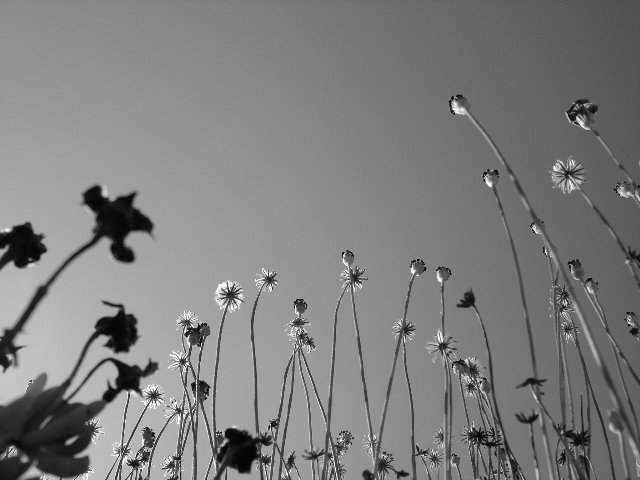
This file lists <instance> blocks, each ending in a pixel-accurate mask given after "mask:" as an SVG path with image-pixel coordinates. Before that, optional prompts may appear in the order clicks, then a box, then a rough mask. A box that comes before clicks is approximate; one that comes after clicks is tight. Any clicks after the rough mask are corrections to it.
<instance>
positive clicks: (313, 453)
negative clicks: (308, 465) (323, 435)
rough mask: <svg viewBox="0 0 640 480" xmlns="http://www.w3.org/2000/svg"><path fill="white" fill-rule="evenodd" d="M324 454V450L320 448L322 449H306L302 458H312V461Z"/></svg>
mask: <svg viewBox="0 0 640 480" xmlns="http://www.w3.org/2000/svg"><path fill="white" fill-rule="evenodd" d="M323 456H324V450H320V449H311V450H305V451H304V453H303V454H302V458H304V459H305V460H310V461H312V462H313V461H314V460H319V459H320V458H322V457H323Z"/></svg>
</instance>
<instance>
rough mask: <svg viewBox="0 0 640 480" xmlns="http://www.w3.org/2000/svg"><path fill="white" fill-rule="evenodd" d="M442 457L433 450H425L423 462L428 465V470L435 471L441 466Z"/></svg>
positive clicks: (438, 452)
mask: <svg viewBox="0 0 640 480" xmlns="http://www.w3.org/2000/svg"><path fill="white" fill-rule="evenodd" d="M442 458H443V455H442V453H440V451H438V450H435V449H433V448H427V453H426V455H425V460H426V461H427V463H428V464H429V468H430V469H431V470H437V469H438V468H440V465H442Z"/></svg>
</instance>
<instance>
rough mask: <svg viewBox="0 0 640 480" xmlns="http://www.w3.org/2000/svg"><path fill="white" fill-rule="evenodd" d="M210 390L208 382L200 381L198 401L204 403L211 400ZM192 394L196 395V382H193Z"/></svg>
mask: <svg viewBox="0 0 640 480" xmlns="http://www.w3.org/2000/svg"><path fill="white" fill-rule="evenodd" d="M210 390H211V387H210V386H209V384H208V383H207V382H205V381H204V380H199V381H198V399H199V400H200V401H201V402H204V401H205V400H206V399H207V398H209V391H210ZM191 392H193V395H194V396H195V395H196V382H191Z"/></svg>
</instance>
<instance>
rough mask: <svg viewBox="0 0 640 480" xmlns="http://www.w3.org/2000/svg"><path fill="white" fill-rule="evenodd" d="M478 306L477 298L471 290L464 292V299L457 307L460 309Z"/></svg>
mask: <svg viewBox="0 0 640 480" xmlns="http://www.w3.org/2000/svg"><path fill="white" fill-rule="evenodd" d="M475 306H476V296H475V295H474V293H473V290H471V289H469V290H467V291H466V292H464V295H462V299H461V300H460V301H459V302H458V304H457V305H456V307H458V308H470V307H475Z"/></svg>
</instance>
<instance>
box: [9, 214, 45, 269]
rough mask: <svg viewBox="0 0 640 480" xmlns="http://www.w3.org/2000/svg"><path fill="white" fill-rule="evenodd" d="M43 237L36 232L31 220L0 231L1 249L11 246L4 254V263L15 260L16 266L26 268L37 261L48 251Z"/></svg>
mask: <svg viewBox="0 0 640 480" xmlns="http://www.w3.org/2000/svg"><path fill="white" fill-rule="evenodd" d="M43 238H44V235H43V234H41V233H40V234H37V233H34V231H33V227H32V226H31V223H29V222H26V223H23V224H22V225H16V226H14V227H12V228H8V229H6V230H2V231H0V249H3V248H7V247H9V248H7V251H6V252H5V253H4V255H3V256H2V263H4V262H7V263H9V262H13V264H14V265H15V266H16V267H18V268H24V267H26V266H27V265H30V264H32V263H34V262H37V261H38V260H40V256H41V255H42V254H43V253H45V252H46V251H47V247H45V246H44V244H43V243H42V239H43Z"/></svg>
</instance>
